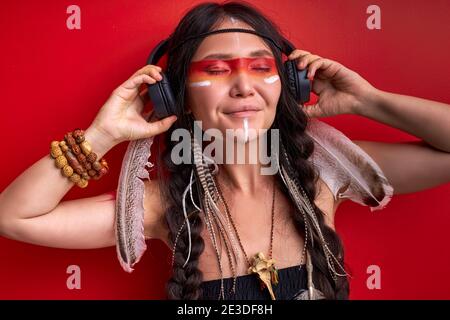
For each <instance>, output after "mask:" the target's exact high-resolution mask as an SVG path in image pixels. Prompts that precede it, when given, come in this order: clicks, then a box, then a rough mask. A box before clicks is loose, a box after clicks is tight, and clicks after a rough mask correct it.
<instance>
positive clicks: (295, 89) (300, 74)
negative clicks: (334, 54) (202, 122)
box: [147, 28, 311, 119]
mask: <svg viewBox="0 0 450 320" xmlns="http://www.w3.org/2000/svg"><path fill="white" fill-rule="evenodd" d="M223 32H244V33H251V34H255V35H257V36H260V37H262V38H264V39H267V40H268V41H270V42H271V43H272V44H273V45H275V47H276V48H277V49H278V50H280V51H281V52H282V53H284V54H286V55H289V54H290V53H291V52H292V51H293V50H294V46H293V45H292V44H291V43H290V42H289V40H287V39H285V38H284V37H282V39H281V41H282V46H280V45H279V44H277V43H276V42H275V41H274V40H273V39H272V38H270V37H269V36H267V35H265V34H262V33H259V32H257V31H254V30H249V29H240V28H231V29H219V30H214V31H209V32H204V33H200V34H198V35H195V36H191V37H187V38H185V39H184V40H183V41H181V42H180V43H178V44H177V45H176V46H175V47H173V48H171V49H170V51H169V54H170V53H171V52H173V50H175V49H176V48H179V47H180V46H181V45H183V44H184V43H186V42H187V41H190V40H192V39H198V38H203V37H206V36H208V35H211V34H216V33H223ZM170 39H171V38H170V37H169V38H167V39H165V40H162V41H161V42H159V43H158V45H157V46H156V47H155V48H154V49H153V50H152V52H151V53H150V55H149V57H148V59H147V65H156V64H157V63H158V61H159V59H161V57H162V56H163V55H164V54H165V53H166V52H168V46H169V41H170ZM283 65H284V72H285V74H286V77H287V82H288V85H289V88H290V91H291V92H292V94H293V95H294V98H295V100H296V101H297V102H298V103H304V102H307V101H308V100H309V95H310V90H311V86H310V83H309V80H308V78H307V77H306V72H307V69H304V70H297V67H296V64H295V61H294V60H289V59H288V60H286V61H285V62H284V64H283ZM168 67H169V66H168ZM167 72H168V71H167ZM161 75H162V80H161V81H157V82H156V83H155V84H151V85H150V84H149V85H148V95H149V97H150V99H151V100H152V102H153V105H154V110H155V115H156V116H157V117H158V118H159V119H161V118H164V117H167V116H168V115H171V114H176V110H175V108H176V106H175V105H176V99H175V95H174V92H172V89H171V84H170V81H169V79H168V78H167V77H166V75H165V74H164V72H162V73H161Z"/></svg>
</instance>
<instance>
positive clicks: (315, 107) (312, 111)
mask: <svg viewBox="0 0 450 320" xmlns="http://www.w3.org/2000/svg"><path fill="white" fill-rule="evenodd" d="M303 110H304V111H305V113H306V114H307V115H308V116H309V117H311V118H316V117H323V116H324V114H323V112H322V109H320V106H319V103H315V104H312V105H309V106H305V107H304V108H303Z"/></svg>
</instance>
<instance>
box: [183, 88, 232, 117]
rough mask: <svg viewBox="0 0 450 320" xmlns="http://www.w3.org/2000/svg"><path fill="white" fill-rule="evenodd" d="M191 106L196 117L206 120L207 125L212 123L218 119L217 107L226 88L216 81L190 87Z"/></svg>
mask: <svg viewBox="0 0 450 320" xmlns="http://www.w3.org/2000/svg"><path fill="white" fill-rule="evenodd" d="M187 90H188V95H189V107H190V109H191V110H192V112H193V114H194V117H195V119H197V120H201V121H203V122H205V125H208V126H209V125H212V124H213V123H214V122H215V121H217V119H216V118H217V116H216V115H217V108H218V106H219V105H220V101H221V100H222V99H223V95H224V94H226V90H225V89H224V88H221V87H220V86H217V85H214V83H212V84H209V85H204V86H190V87H188V89H187Z"/></svg>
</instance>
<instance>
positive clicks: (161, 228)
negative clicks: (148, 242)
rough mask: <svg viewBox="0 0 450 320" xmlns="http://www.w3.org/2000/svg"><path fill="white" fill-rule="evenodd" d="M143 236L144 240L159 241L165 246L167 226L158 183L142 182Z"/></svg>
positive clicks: (151, 181)
mask: <svg viewBox="0 0 450 320" xmlns="http://www.w3.org/2000/svg"><path fill="white" fill-rule="evenodd" d="M144 185H145V191H144V234H145V237H146V239H159V240H162V241H163V242H164V243H166V244H167V232H168V229H167V225H166V222H165V218H164V215H165V207H164V205H163V201H162V197H161V192H160V187H159V183H158V181H157V180H144Z"/></svg>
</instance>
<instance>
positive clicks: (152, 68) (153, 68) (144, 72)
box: [130, 64, 162, 78]
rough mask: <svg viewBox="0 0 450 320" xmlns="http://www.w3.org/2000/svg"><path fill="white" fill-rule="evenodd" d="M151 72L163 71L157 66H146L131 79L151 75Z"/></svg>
mask: <svg viewBox="0 0 450 320" xmlns="http://www.w3.org/2000/svg"><path fill="white" fill-rule="evenodd" d="M150 70H157V71H159V72H161V71H162V69H161V67H159V66H155V65H153V64H147V65H146V66H144V67H142V68H141V69H139V70H138V71H136V72H135V73H134V74H133V75H132V76H131V77H130V78H133V77H135V76H138V75H141V74H149V72H150Z"/></svg>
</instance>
